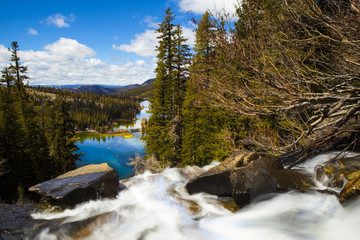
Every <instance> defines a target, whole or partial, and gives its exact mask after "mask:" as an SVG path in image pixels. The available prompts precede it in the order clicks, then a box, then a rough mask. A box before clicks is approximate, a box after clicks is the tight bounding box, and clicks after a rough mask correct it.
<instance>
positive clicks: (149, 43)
mask: <svg viewBox="0 0 360 240" xmlns="http://www.w3.org/2000/svg"><path fill="white" fill-rule="evenodd" d="M182 31H183V36H184V37H185V38H187V39H188V41H187V44H188V45H190V46H193V45H194V42H195V33H194V32H193V30H192V29H190V28H186V27H183V28H182ZM157 36H159V34H158V33H156V32H155V31H154V30H150V29H148V30H146V31H145V32H143V33H141V34H136V35H135V39H132V40H131V41H130V44H121V45H120V46H116V45H115V44H113V45H112V47H113V49H115V50H120V51H125V52H132V53H135V54H137V55H138V56H141V57H154V56H156V55H157V53H156V46H157V45H158V41H159V39H157Z"/></svg>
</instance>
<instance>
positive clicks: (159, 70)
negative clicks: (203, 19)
mask: <svg viewBox="0 0 360 240" xmlns="http://www.w3.org/2000/svg"><path fill="white" fill-rule="evenodd" d="M174 18H175V16H174V14H173V12H172V11H171V9H170V8H168V9H167V10H166V11H165V17H164V19H163V22H162V23H161V24H160V25H159V28H158V29H157V30H156V32H157V33H159V36H158V39H159V45H158V46H157V51H158V55H157V58H158V62H157V67H156V70H155V72H156V78H155V82H154V90H153V96H152V98H151V99H150V102H151V106H150V111H151V113H152V115H151V117H150V118H149V121H148V124H147V128H146V129H145V131H144V136H143V139H144V140H146V147H147V156H148V157H150V156H155V157H156V159H158V160H160V161H164V162H171V164H173V165H176V164H177V163H178V162H179V161H180V152H181V145H182V144H181V142H182V105H183V99H184V92H185V81H186V73H185V72H186V70H185V66H186V64H187V61H188V55H189V47H188V46H187V45H186V44H185V41H186V39H184V38H183V36H182V31H181V27H180V26H177V25H174V24H173V20H174Z"/></svg>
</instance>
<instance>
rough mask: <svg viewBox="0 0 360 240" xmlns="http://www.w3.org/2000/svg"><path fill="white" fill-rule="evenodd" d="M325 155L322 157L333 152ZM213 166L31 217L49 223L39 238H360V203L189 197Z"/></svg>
mask: <svg viewBox="0 0 360 240" xmlns="http://www.w3.org/2000/svg"><path fill="white" fill-rule="evenodd" d="M321 158H322V161H324V160H326V159H328V158H329V156H328V155H327V156H326V155H321ZM317 160H318V159H315V160H313V161H317ZM322 161H319V162H318V163H317V164H319V163H321V162H322ZM307 164H310V162H308V163H307ZM210 167H212V166H207V167H205V168H203V169H200V168H197V167H192V168H190V167H188V168H187V169H185V170H184V169H167V170H166V171H165V172H163V173H161V174H151V173H149V172H147V173H144V174H142V175H139V176H136V177H133V178H131V179H129V180H126V181H123V183H124V184H125V185H126V186H127V187H128V189H127V190H124V191H122V192H120V193H119V194H118V196H117V198H116V199H112V200H109V199H108V200H98V201H90V202H87V203H84V204H81V205H78V206H77V207H76V208H75V209H72V210H65V211H64V212H61V213H46V212H44V213H37V214H33V215H32V216H33V218H35V219H42V220H47V221H48V222H49V225H48V226H46V225H45V227H43V228H42V229H41V230H40V231H39V234H38V235H37V237H36V239H44V240H45V239H49V240H50V239H51V240H52V239H89V240H90V239H91V240H95V239H105V240H112V239H146V240H162V239H201V240H202V239H211V240H215V239H216V240H220V239H221V240H223V239H231V240H232V239H234V240H235V239H246V240H249V239H276V240H281V239H289V240H290V239H358V238H359V236H360V228H359V226H360V217H359V216H360V201H356V202H354V203H353V204H352V205H349V206H346V207H345V208H344V207H342V206H341V205H340V204H339V202H338V200H337V198H336V197H335V196H333V195H328V194H322V193H318V192H316V191H313V192H308V193H296V192H289V193H284V194H277V195H275V196H274V197H273V198H271V199H270V200H265V201H261V202H256V203H252V204H250V205H249V206H247V207H245V208H242V209H240V210H238V211H237V212H236V213H232V212H230V211H229V210H227V209H225V208H224V207H223V206H222V205H221V204H220V202H219V200H218V198H217V197H216V196H212V195H208V194H195V195H189V194H188V193H187V192H186V190H185V184H186V182H187V181H188V179H190V178H191V177H193V176H194V175H195V174H199V173H200V172H203V171H205V170H206V169H209V168H210ZM302 167H304V166H302ZM94 216H100V217H98V218H97V220H95V221H93V222H91V223H90V224H89V225H88V226H87V227H86V231H80V232H79V233H75V234H74V232H72V231H70V230H69V229H71V225H72V223H76V222H79V221H83V220H86V219H89V218H92V217H94ZM54 222H56V227H55V228H54V227H53V225H54Z"/></svg>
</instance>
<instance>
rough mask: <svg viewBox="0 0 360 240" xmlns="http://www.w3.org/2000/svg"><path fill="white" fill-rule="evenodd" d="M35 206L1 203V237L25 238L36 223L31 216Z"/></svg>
mask: <svg viewBox="0 0 360 240" xmlns="http://www.w3.org/2000/svg"><path fill="white" fill-rule="evenodd" d="M34 209H35V208H34V206H25V205H10V204H0V239H25V238H26V235H27V232H28V231H29V228H30V227H31V226H32V225H33V224H35V223H36V220H33V219H32V218H31V216H30V214H31V212H32V211H33V210H34Z"/></svg>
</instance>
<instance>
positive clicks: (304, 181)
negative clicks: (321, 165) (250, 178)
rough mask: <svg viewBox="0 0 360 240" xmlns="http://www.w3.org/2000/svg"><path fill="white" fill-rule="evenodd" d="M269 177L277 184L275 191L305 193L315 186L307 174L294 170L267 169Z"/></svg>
mask: <svg viewBox="0 0 360 240" xmlns="http://www.w3.org/2000/svg"><path fill="white" fill-rule="evenodd" d="M269 172H270V175H271V176H272V177H274V179H275V180H276V182H277V184H278V185H277V191H290V190H295V191H306V190H308V189H309V188H311V187H313V186H315V183H314V182H313V180H312V178H311V176H310V175H308V173H306V172H303V171H301V170H295V169H284V170H278V169H269Z"/></svg>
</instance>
